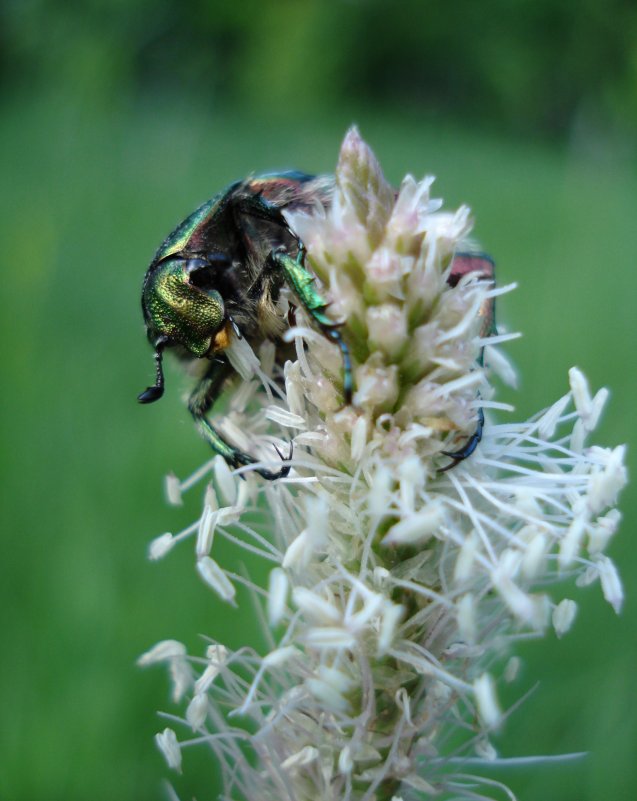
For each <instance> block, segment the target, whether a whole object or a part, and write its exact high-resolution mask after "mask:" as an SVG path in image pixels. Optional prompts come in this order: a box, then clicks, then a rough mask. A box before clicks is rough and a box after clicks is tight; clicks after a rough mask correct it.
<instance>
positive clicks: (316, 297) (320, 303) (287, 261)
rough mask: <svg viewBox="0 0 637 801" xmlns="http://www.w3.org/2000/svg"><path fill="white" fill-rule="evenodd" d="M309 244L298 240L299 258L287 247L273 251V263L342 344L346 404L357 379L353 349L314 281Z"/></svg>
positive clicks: (326, 332) (325, 329)
mask: <svg viewBox="0 0 637 801" xmlns="http://www.w3.org/2000/svg"><path fill="white" fill-rule="evenodd" d="M305 252H306V251H305V247H304V246H303V243H302V242H299V243H298V254H297V256H296V258H295V259H293V258H292V256H290V255H289V253H287V252H286V251H285V250H283V249H279V250H274V251H272V253H271V254H270V262H271V264H272V265H273V266H274V267H275V269H279V270H280V271H281V273H282V274H283V275H284V277H285V280H286V283H287V284H288V285H289V286H290V288H291V289H292V290H293V291H294V293H295V294H296V296H297V297H298V299H299V301H300V302H301V305H302V306H303V308H304V309H305V310H306V311H307V313H308V314H309V315H310V317H311V319H312V320H313V321H314V322H315V323H316V325H317V326H318V328H319V330H320V331H321V333H322V334H323V336H325V337H327V339H330V340H331V341H332V342H334V344H335V345H338V347H339V348H340V351H341V355H342V358H343V395H344V397H345V403H346V404H350V403H351V402H352V392H353V388H354V379H353V377H352V359H351V357H350V353H349V348H348V347H347V344H346V343H345V340H344V339H343V337H342V336H341V332H340V331H339V330H338V329H339V327H340V325H339V323H335V322H334V321H333V320H331V319H330V317H329V316H328V315H327V313H326V310H327V306H328V304H327V301H326V300H325V299H324V298H323V296H322V295H321V294H320V293H319V292H318V291H317V289H316V287H315V286H314V283H315V281H316V277H315V276H314V275H312V273H311V272H309V271H308V270H307V269H306V267H305Z"/></svg>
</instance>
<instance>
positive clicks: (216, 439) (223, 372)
mask: <svg viewBox="0 0 637 801" xmlns="http://www.w3.org/2000/svg"><path fill="white" fill-rule="evenodd" d="M231 372H232V368H231V367H230V365H229V364H228V362H226V361H213V362H211V364H210V367H209V368H208V370H207V371H206V373H205V375H204V376H203V378H202V379H201V380H200V381H199V383H198V384H197V386H196V387H195V389H194V390H193V392H192V394H191V395H190V398H189V399H188V411H189V412H190V414H191V415H192V417H193V419H194V421H195V424H196V426H197V429H198V430H199V432H200V434H201V435H202V437H203V438H204V439H205V440H206V442H207V443H208V444H209V445H210V447H211V448H212V450H213V451H214V452H215V453H218V454H219V455H220V456H223V458H224V459H225V461H226V462H227V463H228V465H229V466H230V467H242V466H244V465H250V464H255V462H256V459H254V458H253V457H252V456H250V455H249V454H247V453H245V452H244V451H242V450H240V449H239V448H236V447H235V446H234V445H231V444H230V443H229V442H226V440H225V439H224V438H223V437H222V436H221V434H219V432H218V431H217V430H216V429H215V428H214V427H213V426H212V425H211V424H210V422H209V421H208V419H207V417H206V414H207V412H209V411H210V409H212V406H213V404H214V402H215V401H216V400H217V398H218V397H219V395H220V394H221V390H222V388H223V384H224V382H225V380H226V379H227V378H228V376H229V375H230V373H231ZM277 453H278V450H277ZM280 455H281V454H279V456H280ZM291 455H292V454H291V453H290V457H291ZM255 472H256V473H258V474H259V475H260V476H262V477H263V478H265V479H267V480H268V481H274V480H275V479H277V478H285V476H287V474H288V473H289V472H290V466H289V465H287V466H285V467H282V468H281V469H280V470H279V471H277V472H273V471H271V470H266V469H265V468H261V467H256V468H255Z"/></svg>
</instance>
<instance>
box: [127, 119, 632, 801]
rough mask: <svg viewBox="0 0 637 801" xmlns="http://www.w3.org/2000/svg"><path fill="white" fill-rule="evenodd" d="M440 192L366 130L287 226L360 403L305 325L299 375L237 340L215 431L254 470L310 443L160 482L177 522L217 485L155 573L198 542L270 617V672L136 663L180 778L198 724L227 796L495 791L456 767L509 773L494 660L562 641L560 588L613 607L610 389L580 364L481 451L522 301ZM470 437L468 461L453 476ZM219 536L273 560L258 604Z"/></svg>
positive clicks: (177, 652)
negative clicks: (389, 166) (605, 438)
mask: <svg viewBox="0 0 637 801" xmlns="http://www.w3.org/2000/svg"><path fill="white" fill-rule="evenodd" d="M432 182H433V179H432V178H431V177H427V178H425V179H424V180H423V181H420V182H418V181H416V180H415V179H414V178H412V177H411V176H408V177H407V178H405V180H404V181H403V183H402V185H401V187H400V189H399V191H398V192H396V191H395V190H394V189H393V188H392V187H391V186H390V185H389V184H388V183H387V182H386V180H385V178H384V176H383V174H382V172H381V169H380V166H379V164H378V162H377V160H376V158H375V157H374V155H373V153H372V152H371V150H370V149H369V147H368V146H367V145H366V144H365V143H364V142H363V141H362V140H361V138H360V136H359V134H358V131H356V129H352V130H351V131H349V133H348V134H347V136H346V138H345V141H344V143H343V147H342V150H341V154H340V158H339V162H338V167H337V170H336V184H335V189H334V196H333V200H332V202H331V204H330V205H329V207H328V208H323V207H319V206H316V207H314V208H308V209H306V211H305V212H304V213H301V212H296V213H294V214H290V215H288V222H289V224H290V227H291V229H292V230H293V231H294V232H295V233H296V234H297V235H298V236H299V238H300V239H301V240H302V241H303V243H304V244H305V246H306V248H307V254H308V265H309V267H311V269H312V270H313V272H314V273H315V274H316V276H317V279H318V280H319V281H320V282H321V283H322V285H323V290H322V291H323V293H324V294H325V295H326V296H327V297H328V299H329V301H330V303H331V308H330V315H331V316H333V319H335V320H342V322H343V325H342V327H341V328H340V329H339V330H340V331H341V334H342V337H343V339H344V341H345V342H346V343H347V345H348V347H349V349H350V351H351V353H352V355H353V357H354V361H355V364H354V370H353V375H354V381H355V393H354V402H353V404H352V405H351V406H343V387H342V383H341V382H342V369H341V367H342V365H341V358H340V354H339V352H338V349H337V348H336V347H334V346H333V345H331V344H330V343H328V342H327V341H326V339H325V337H324V336H321V335H320V334H318V333H317V332H316V331H315V330H314V329H313V328H312V326H311V322H310V321H309V320H308V319H305V318H304V315H303V313H302V311H301V310H300V309H298V308H297V310H296V315H297V321H296V322H297V325H296V326H295V327H294V328H293V329H290V330H289V331H288V332H287V334H286V336H285V339H286V341H288V342H291V343H293V345H294V346H295V347H296V356H297V358H296V360H294V361H288V362H287V363H286V364H285V365H280V364H279V363H278V362H277V360H276V358H275V355H276V354H275V351H274V347H273V346H272V344H271V343H268V344H266V345H264V346H262V347H261V348H260V350H259V352H258V353H254V352H253V351H252V350H251V349H250V347H249V346H248V344H247V342H244V341H243V340H241V341H239V342H237V341H235V343H234V348H233V351H232V353H231V354H229V355H230V357H231V359H232V363H233V365H234V366H235V368H236V369H237V371H238V372H239V373H240V375H241V377H242V379H243V383H242V384H241V385H240V387H239V388H238V391H237V394H236V395H235V396H234V398H233V400H232V405H231V414H230V415H229V416H228V417H227V418H225V420H224V422H223V423H222V425H224V424H225V425H226V426H231V427H232V432H233V436H236V437H239V436H243V437H244V438H247V439H248V440H249V442H250V444H252V445H254V446H255V449H256V450H258V451H259V452H262V453H270V452H271V450H272V444H273V443H280V442H282V441H284V440H285V439H286V438H294V451H293V455H292V456H291V460H290V461H291V469H290V472H289V474H288V475H287V477H286V478H283V479H280V480H278V481H275V482H267V481H264V480H261V479H260V478H258V477H256V476H255V475H254V474H253V468H254V466H253V465H248V466H246V467H242V468H240V469H239V470H238V471H232V470H230V468H229V467H228V466H227V465H226V463H225V462H224V461H223V459H222V458H221V457H220V456H217V457H216V458H215V459H213V460H211V461H210V462H209V463H208V465H206V466H205V467H204V468H202V469H201V470H199V471H198V472H197V473H195V474H194V476H192V477H191V478H189V479H186V480H184V481H181V482H180V481H179V480H178V479H177V478H176V477H174V476H171V477H170V478H169V480H168V481H167V494H168V498H169V500H170V502H171V503H173V504H178V503H181V502H182V495H183V494H184V493H185V492H186V491H188V490H189V489H190V488H191V487H192V486H194V485H196V484H197V483H198V482H202V484H204V485H205V484H206V483H207V489H206V490H205V499H204V506H203V511H202V515H201V519H200V521H199V522H195V523H194V524H193V525H192V526H190V527H189V528H187V529H185V530H184V531H183V532H181V533H180V534H177V535H175V536H174V537H172V536H171V535H163V536H161V537H159V538H157V539H156V540H154V541H153V543H152V545H151V548H150V557H151V558H153V559H158V558H160V557H162V556H164V555H165V554H166V553H168V551H170V550H171V549H172V548H173V546H174V545H176V544H177V543H178V542H180V541H181V540H183V539H186V538H188V537H192V539H193V548H194V550H195V555H196V565H197V571H198V573H199V575H200V577H201V578H202V579H203V580H204V581H205V582H206V583H207V584H208V585H209V586H210V587H211V588H212V589H213V590H214V591H215V592H216V593H217V594H218V595H219V596H220V597H221V598H222V599H223V600H224V601H226V602H230V603H233V604H234V603H235V598H236V596H235V585H236V583H237V582H239V583H244V584H248V586H252V588H253V590H254V591H255V593H256V594H257V596H258V597H259V599H260V602H261V603H262V606H263V619H264V621H268V623H269V625H270V631H269V632H268V637H267V639H268V641H269V642H270V643H271V646H270V649H269V652H268V653H264V654H261V655H258V654H256V653H255V652H254V651H253V650H252V649H251V648H250V647H249V644H247V643H246V646H245V647H244V648H241V649H239V650H238V651H236V652H232V651H230V650H228V649H226V648H225V647H224V646H223V645H222V644H220V643H212V644H211V645H209V646H208V652H207V654H206V658H205V659H203V660H202V659H196V658H191V657H187V656H186V654H185V650H184V647H183V646H182V645H181V643H177V642H174V641H165V642H163V643H160V644H159V645H158V646H156V647H155V648H154V649H151V650H150V651H148V652H147V653H146V654H145V655H144V656H143V657H142V658H141V659H140V664H143V665H147V664H153V663H157V662H163V663H166V664H167V665H168V666H169V668H170V670H171V674H172V677H173V682H174V688H175V689H174V695H175V697H179V698H184V697H185V698H186V699H187V701H186V708H185V711H184V715H183V720H182V724H183V732H182V733H181V735H180V736H181V743H179V742H178V740H177V737H176V736H175V732H174V731H173V729H166V730H165V731H164V732H162V733H161V734H159V735H158V736H157V743H158V745H159V747H160V749H161V750H162V752H163V753H164V755H165V757H166V760H167V762H168V764H169V765H170V766H171V767H173V768H175V769H177V770H179V769H180V767H181V750H182V749H183V748H184V747H186V746H187V745H190V742H189V741H188V737H189V736H190V737H192V736H193V730H194V731H195V732H196V736H195V738H194V739H193V740H192V743H193V744H194V742H198V743H202V742H205V743H207V744H208V745H209V746H210V749H211V750H212V752H213V753H214V754H215V755H216V757H217V759H218V760H219V762H220V765H221V770H222V772H223V778H224V782H225V790H224V797H226V798H243V799H246V801H302V799H312V801H392V799H394V801H398V799H408V798H413V797H414V793H418V794H419V797H420V796H422V797H429V796H439V795H442V796H444V797H447V796H449V795H451V796H453V797H454V798H458V799H460V798H467V799H469V798H483V799H484V798H489V797H491V795H490V793H496V794H498V793H500V792H501V791H502V788H503V785H501V784H500V783H499V782H497V781H495V780H494V779H490V778H483V779H479V778H478V777H473V778H472V782H479V781H480V782H481V786H480V787H479V788H477V789H475V788H474V789H471V788H469V787H468V784H467V775H466V770H465V769H464V766H463V760H466V764H475V763H476V762H481V763H482V764H483V772H484V774H485V777H488V771H489V766H490V765H491V764H492V763H493V762H494V760H496V756H497V755H496V752H495V750H494V749H493V746H492V745H491V743H490V742H489V734H490V732H491V731H493V730H494V729H496V728H500V727H502V725H503V721H504V719H505V718H506V715H507V710H505V709H502V707H501V705H500V703H499V701H498V685H499V683H500V681H511V680H512V679H513V677H514V676H515V674H516V673H517V670H518V667H519V659H518V658H517V657H515V656H514V657H512V658H511V659H510V660H509V662H508V666H507V667H506V669H505V670H504V672H503V674H502V676H498V675H496V674H494V672H493V665H494V664H498V663H499V662H498V661H497V659H496V658H497V657H502V656H505V655H506V651H507V650H509V649H512V647H513V645H514V643H515V640H516V639H517V638H519V637H520V636H521V635H522V636H523V635H528V634H533V635H541V634H543V633H544V632H545V631H546V630H547V629H548V626H549V623H550V622H551V621H552V624H553V629H554V631H555V632H556V633H557V635H558V636H559V637H561V636H563V635H564V634H566V632H567V631H568V629H569V628H570V626H571V625H572V624H573V621H574V619H575V614H576V605H575V603H574V602H573V601H571V600H568V599H564V600H561V599H560V598H554V597H552V594H551V585H552V583H554V582H557V581H562V582H563V580H564V578H568V579H574V580H575V581H576V582H577V583H578V584H580V585H585V584H589V583H592V582H593V581H595V580H596V579H599V582H600V585H601V589H602V592H603V595H604V597H605V599H606V600H607V601H608V602H609V603H610V604H611V605H612V606H613V608H614V609H615V610H616V611H619V609H620V607H621V603H622V598H623V594H622V585H621V581H620V578H619V574H618V572H617V570H616V568H615V566H614V564H613V563H612V561H611V560H610V558H609V557H608V556H607V554H606V549H607V547H608V545H609V543H610V541H611V539H612V536H613V535H614V533H615V531H616V530H617V528H618V525H619V522H620V515H619V512H618V511H617V510H616V509H615V505H616V502H617V497H618V494H619V492H620V490H621V489H622V488H623V486H624V485H625V484H626V481H627V476H626V469H625V466H624V448H623V447H618V448H615V449H609V448H602V447H598V446H587V444H586V437H587V436H588V435H589V434H590V433H591V432H592V431H593V430H594V428H595V426H596V424H597V421H598V419H599V416H600V413H601V411H602V407H603V406H604V404H605V403H606V401H607V397H608V393H607V392H606V390H600V391H599V392H597V394H591V392H590V390H589V387H588V383H587V381H586V379H585V377H584V376H583V374H582V373H581V371H580V370H578V369H575V368H574V369H573V370H571V371H570V374H569V382H570V391H569V392H568V394H566V395H565V396H564V397H563V398H561V399H560V400H558V401H556V402H555V403H554V404H553V405H552V406H551V407H550V408H549V409H548V410H546V411H544V412H542V413H540V414H538V415H536V416H535V417H533V418H532V419H531V420H529V421H527V422H519V423H510V422H508V423H506V424H505V425H499V424H497V423H495V422H494V421H493V420H491V419H490V418H489V417H488V418H487V420H486V422H485V423H484V431H483V436H482V439H481V441H480V437H479V436H475V435H476V432H477V433H479V431H478V429H479V428H480V427H481V425H482V423H481V420H482V414H483V413H482V411H481V407H482V408H483V409H485V410H486V411H487V413H489V410H490V409H493V408H500V409H504V408H505V407H504V406H503V405H502V404H498V403H497V402H496V401H494V399H493V388H492V387H491V386H490V384H489V370H488V366H489V364H490V363H491V364H492V366H493V368H494V370H495V371H496V372H497V373H499V374H500V375H501V376H503V377H504V378H505V379H506V380H507V381H509V382H514V380H515V373H514V371H513V369H512V368H511V367H510V365H509V364H508V361H507V360H506V359H505V358H504V357H503V356H502V355H501V354H499V353H498V351H497V349H496V346H497V345H498V344H499V343H500V342H503V341H505V340H508V339H511V338H513V337H514V335H509V334H507V335H503V336H497V335H496V333H495V328H494V326H493V325H492V312H493V303H494V298H495V297H496V295H500V294H502V292H503V291H504V290H508V289H509V288H508V287H507V288H494V286H493V283H492V281H490V280H485V278H486V279H489V278H491V277H492V273H493V270H492V266H490V265H491V262H490V261H489V260H488V259H487V257H485V256H484V254H481V253H480V252H479V251H478V250H477V249H476V247H475V246H474V245H471V244H470V243H469V242H468V240H467V239H466V237H467V235H468V233H469V231H470V225H471V221H470V217H469V212H468V209H467V208H465V207H462V208H461V209H459V210H458V211H457V212H455V213H453V212H451V213H450V212H446V211H441V210H440V209H441V203H440V201H438V200H435V199H432V198H431V196H430V190H431V186H432ZM290 300H292V301H293V298H291V296H287V297H282V299H281V303H282V304H283V305H282V307H281V308H282V310H283V313H285V314H287V309H288V305H287V304H288V303H289V302H290ZM259 381H260V382H262V383H263V384H264V389H265V391H264V392H262V393H259V392H257V387H258V384H259ZM277 426H278V427H281V428H282V431H281V432H280V433H279V437H277V436H275V432H279V431H280V429H279V428H277ZM465 443H468V445H467V447H466V448H465V452H464V454H463V455H467V456H468V458H466V459H459V458H454V453H455V454H456V457H457V453H458V451H459V450H460V449H462V448H463V446H464V445H465ZM282 452H283V451H282ZM445 453H447V454H449V453H451V454H452V456H451V457H450V456H449V455H445ZM262 464H263V463H262ZM452 465H453V469H449V470H447V471H446V472H445V470H444V468H447V467H450V466H452ZM266 467H268V465H267V464H266ZM240 476H241V477H240ZM211 481H214V484H215V486H216V491H215V489H213V488H212V486H211V484H210V482H211ZM255 510H258V513H259V514H258V515H256V514H255ZM217 538H223V539H228V540H230V541H231V542H232V543H234V544H235V545H237V546H240V547H243V548H245V549H246V550H248V551H250V552H252V553H256V554H258V555H259V556H260V557H261V558H263V560H264V561H265V563H267V571H263V573H264V575H265V574H266V572H267V575H268V578H267V579H266V582H265V586H264V587H257V586H255V585H251V583H250V582H249V580H247V579H246V578H245V577H243V576H240V575H236V574H234V573H231V572H228V570H227V568H225V567H224V565H222V564H219V563H218V562H217V561H215V560H214V559H213V558H212V556H211V555H210V554H211V553H214V554H215V555H217V550H216V542H217ZM264 625H267V624H264ZM500 663H501V664H504V663H505V661H504V660H500ZM171 722H172V725H173V726H176V727H177V728H178V722H179V721H178V719H177V718H174V717H173V716H171ZM449 743H453V746H452V748H453V753H447V752H446V750H445V749H446V747H447V744H449ZM248 751H249V752H250V753H249V754H248ZM462 788H467V789H466V795H462V792H463V789H462ZM507 792H508V791H507ZM508 795H509V797H512V796H511V794H510V793H508ZM497 797H502V796H501V795H497Z"/></svg>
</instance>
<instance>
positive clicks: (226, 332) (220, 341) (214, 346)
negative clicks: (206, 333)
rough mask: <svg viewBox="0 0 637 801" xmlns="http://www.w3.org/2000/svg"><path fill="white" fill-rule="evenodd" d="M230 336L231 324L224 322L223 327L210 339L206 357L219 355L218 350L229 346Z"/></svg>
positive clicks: (227, 321) (228, 321)
mask: <svg viewBox="0 0 637 801" xmlns="http://www.w3.org/2000/svg"><path fill="white" fill-rule="evenodd" d="M231 335H232V324H231V322H230V320H226V322H225V323H224V324H223V326H222V327H221V328H220V329H219V330H218V331H217V333H216V334H215V335H214V337H213V338H212V342H211V343H210V348H209V349H208V353H207V355H208V356H210V355H213V354H215V353H219V351H220V350H225V349H226V348H227V347H228V346H229V345H230V337H231Z"/></svg>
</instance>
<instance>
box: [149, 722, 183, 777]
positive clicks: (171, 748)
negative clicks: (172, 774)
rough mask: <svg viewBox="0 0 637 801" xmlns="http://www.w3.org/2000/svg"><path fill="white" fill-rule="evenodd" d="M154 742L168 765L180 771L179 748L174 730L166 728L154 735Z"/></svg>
mask: <svg viewBox="0 0 637 801" xmlns="http://www.w3.org/2000/svg"><path fill="white" fill-rule="evenodd" d="M155 742H156V743H157V747H158V748H159V750H160V751H161V752H162V754H163V756H164V759H165V760H166V762H167V764H168V767H169V768H172V769H173V770H176V771H177V772H178V773H181V749H180V747H179V742H178V741H177V735H176V734H175V732H174V731H173V730H172V729H168V728H166V729H164V730H163V731H161V732H158V733H157V734H156V735H155Z"/></svg>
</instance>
